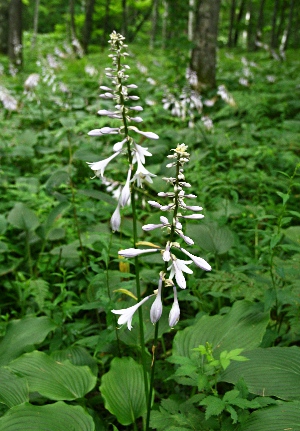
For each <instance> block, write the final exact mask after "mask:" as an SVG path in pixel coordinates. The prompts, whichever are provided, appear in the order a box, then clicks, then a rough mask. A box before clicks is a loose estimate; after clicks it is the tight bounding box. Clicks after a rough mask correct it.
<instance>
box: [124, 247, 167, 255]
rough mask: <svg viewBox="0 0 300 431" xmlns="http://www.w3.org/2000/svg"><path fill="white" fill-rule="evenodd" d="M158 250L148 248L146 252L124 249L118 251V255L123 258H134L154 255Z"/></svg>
mask: <svg viewBox="0 0 300 431" xmlns="http://www.w3.org/2000/svg"><path fill="white" fill-rule="evenodd" d="M159 250H160V249H159V248H149V249H147V250H141V249H140V250H138V249H137V248H126V249H125V250H120V251H118V254H119V255H120V256H123V257H136V256H139V255H140V254H145V253H154V252H156V251H159Z"/></svg>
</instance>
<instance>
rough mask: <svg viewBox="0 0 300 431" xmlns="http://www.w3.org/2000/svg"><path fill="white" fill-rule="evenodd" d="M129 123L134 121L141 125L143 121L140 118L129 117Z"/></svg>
mask: <svg viewBox="0 0 300 431" xmlns="http://www.w3.org/2000/svg"><path fill="white" fill-rule="evenodd" d="M129 119H130V121H135V122H136V123H141V122H142V121H143V119H142V118H141V117H129Z"/></svg>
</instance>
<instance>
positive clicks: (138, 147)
mask: <svg viewBox="0 0 300 431" xmlns="http://www.w3.org/2000/svg"><path fill="white" fill-rule="evenodd" d="M134 146H135V150H136V152H135V153H134V154H133V160H132V161H133V163H135V162H136V160H137V157H136V153H138V155H139V158H140V161H141V163H145V156H152V154H151V153H149V151H147V150H148V148H144V147H142V146H141V145H138V144H136V143H134Z"/></svg>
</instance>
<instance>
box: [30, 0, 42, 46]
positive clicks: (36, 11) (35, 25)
mask: <svg viewBox="0 0 300 431" xmlns="http://www.w3.org/2000/svg"><path fill="white" fill-rule="evenodd" d="M39 6H40V0H35V5H34V16H33V35H32V39H31V48H32V49H33V48H34V47H35V43H36V38H37V33H38V26H39Z"/></svg>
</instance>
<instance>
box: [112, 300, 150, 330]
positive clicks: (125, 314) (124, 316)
mask: <svg viewBox="0 0 300 431" xmlns="http://www.w3.org/2000/svg"><path fill="white" fill-rule="evenodd" d="M151 296H152V295H149V296H146V297H145V298H144V299H142V300H141V301H140V302H138V303H137V304H135V305H133V306H132V307H128V308H123V309H122V310H111V312H112V313H114V314H120V317H119V319H118V325H123V324H124V323H126V322H127V327H128V329H129V331H131V329H132V325H131V322H132V317H133V315H134V313H135V312H136V310H137V309H138V308H139V307H140V306H141V305H142V304H144V302H146V301H147V300H148V299H149V298H150V297H151Z"/></svg>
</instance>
